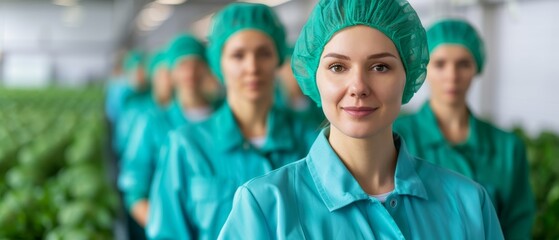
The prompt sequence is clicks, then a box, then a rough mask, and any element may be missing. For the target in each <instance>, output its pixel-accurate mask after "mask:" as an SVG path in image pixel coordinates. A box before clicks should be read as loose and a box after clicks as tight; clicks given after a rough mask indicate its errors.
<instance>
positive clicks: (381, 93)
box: [316, 25, 406, 138]
mask: <svg viewBox="0 0 559 240" xmlns="http://www.w3.org/2000/svg"><path fill="white" fill-rule="evenodd" d="M316 79H317V85H318V91H319V92H320V98H321V101H322V108H323V110H324V114H325V115H326V118H328V120H329V121H330V123H331V125H332V127H334V128H336V129H337V130H338V131H340V132H342V133H343V134H344V135H346V136H349V137H353V138H367V137H372V136H374V135H376V134H377V133H379V132H381V131H383V130H390V131H391V127H392V122H393V121H394V120H395V119H396V117H397V116H398V113H399V112H400V106H401V104H402V94H403V91H404V86H405V83H406V73H405V70H404V66H403V64H402V61H401V60H400V55H399V54H398V51H397V49H396V47H395V46H394V43H393V42H392V41H391V40H390V39H389V38H388V37H386V36H385V35H384V34H383V33H381V32H380V31H378V30H376V29H373V28H370V27H367V26H362V25H359V26H353V27H349V28H346V29H344V30H342V31H340V32H338V33H336V34H335V35H334V36H333V37H332V39H331V40H330V41H329V42H328V43H327V44H326V46H325V47H324V51H323V52H322V56H321V57H320V63H319V66H318V70H317V73H316Z"/></svg>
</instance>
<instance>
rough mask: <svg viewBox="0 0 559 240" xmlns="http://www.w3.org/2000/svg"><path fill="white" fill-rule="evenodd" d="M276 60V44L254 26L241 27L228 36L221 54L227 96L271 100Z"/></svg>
mask: <svg viewBox="0 0 559 240" xmlns="http://www.w3.org/2000/svg"><path fill="white" fill-rule="evenodd" d="M278 61H279V58H278V54H277V51H276V46H275V44H274V42H273V41H272V39H271V38H270V37H268V35H266V34H264V33H262V32H260V31H257V30H243V31H241V32H238V33H236V34H234V35H233V36H231V37H230V38H229V39H228V40H227V42H226V43H225V46H224V47H223V54H222V57H221V69H222V73H223V78H224V82H225V85H226V88H227V96H228V98H229V99H230V100H232V101H238V100H245V101H250V102H259V101H262V100H269V101H271V99H272V97H273V96H272V95H273V88H274V75H275V70H276V67H277V66H278Z"/></svg>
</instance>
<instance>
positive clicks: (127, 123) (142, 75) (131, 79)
mask: <svg viewBox="0 0 559 240" xmlns="http://www.w3.org/2000/svg"><path fill="white" fill-rule="evenodd" d="M145 64H146V60H145V56H144V53H142V52H140V51H131V52H129V53H128V55H127V57H126V60H125V63H124V71H125V76H126V78H127V80H128V85H129V87H130V93H129V94H127V96H126V99H125V102H124V107H123V111H122V113H121V114H120V116H119V117H118V119H117V121H116V123H115V124H116V128H115V136H114V138H115V139H114V140H113V149H114V152H115V153H116V156H117V159H120V158H121V157H122V154H123V152H124V149H125V148H126V144H127V143H128V138H129V135H130V132H131V130H132V126H134V123H135V121H136V120H137V118H138V116H139V115H141V114H142V113H143V112H147V111H149V110H150V109H152V108H154V107H155V102H154V100H153V97H152V95H151V91H150V83H149V79H148V78H147V74H146V69H145Z"/></svg>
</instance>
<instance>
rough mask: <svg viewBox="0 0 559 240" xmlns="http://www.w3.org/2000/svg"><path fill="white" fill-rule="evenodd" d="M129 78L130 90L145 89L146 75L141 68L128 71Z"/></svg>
mask: <svg viewBox="0 0 559 240" xmlns="http://www.w3.org/2000/svg"><path fill="white" fill-rule="evenodd" d="M129 77H130V80H131V83H130V85H132V88H134V89H136V90H142V89H145V88H146V86H147V81H146V73H145V70H144V67H143V66H141V65H140V66H138V67H136V68H134V69H133V70H132V71H130V73H129Z"/></svg>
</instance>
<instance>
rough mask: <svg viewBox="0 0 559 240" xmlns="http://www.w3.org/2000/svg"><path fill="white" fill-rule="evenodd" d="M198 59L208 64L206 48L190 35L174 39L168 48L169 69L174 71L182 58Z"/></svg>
mask: <svg viewBox="0 0 559 240" xmlns="http://www.w3.org/2000/svg"><path fill="white" fill-rule="evenodd" d="M186 57H198V58H199V59H200V60H202V61H204V62H206V48H205V47H204V45H203V44H202V43H201V42H200V41H198V39H196V37H194V36H192V35H190V34H182V35H179V36H177V37H175V38H174V39H173V41H171V43H170V44H169V47H168V48H167V61H168V64H169V69H174V68H175V67H177V64H178V63H179V62H180V60H181V59H182V58H186Z"/></svg>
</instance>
